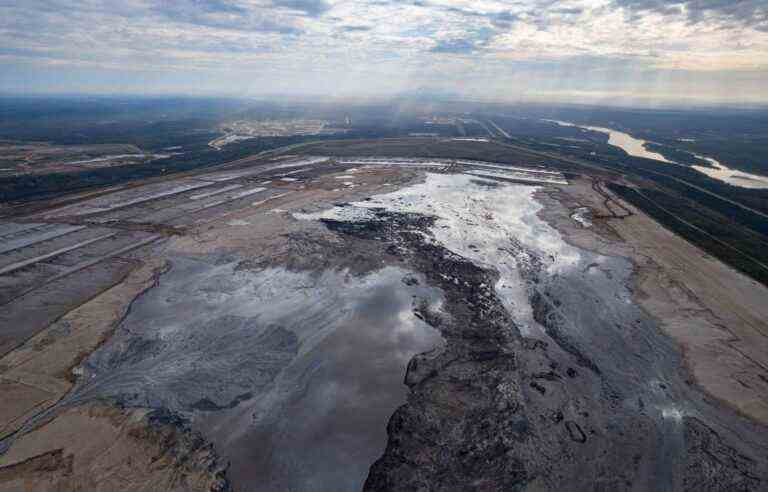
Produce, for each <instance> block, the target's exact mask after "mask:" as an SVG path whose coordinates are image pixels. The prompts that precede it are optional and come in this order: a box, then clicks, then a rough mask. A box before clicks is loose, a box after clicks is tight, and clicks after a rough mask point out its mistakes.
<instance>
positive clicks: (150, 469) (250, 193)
mask: <svg viewBox="0 0 768 492" xmlns="http://www.w3.org/2000/svg"><path fill="white" fill-rule="evenodd" d="M0 236H2V238H3V242H2V246H0V302H2V303H3V308H2V314H0V323H2V326H3V330H2V333H0V356H1V358H0V385H1V386H2V387H3V392H4V394H6V395H10V396H11V398H8V399H6V402H7V403H4V404H3V405H2V406H1V407H0V432H2V434H0V438H2V441H0V451H2V455H0V490H18V489H19V488H20V487H27V488H34V489H40V490H73V489H96V488H100V489H114V488H120V489H123V490H147V489H153V488H158V487H162V488H164V489H169V490H229V489H234V490H313V491H314V490H328V491H331V490H333V491H338V490H359V489H361V488H363V489H365V490H505V491H506V490H691V491H694V490H697V491H698V490H723V491H725V490H728V491H731V490H764V489H765V488H766V487H768V432H766V428H765V425H766V423H768V417H766V415H768V413H766V410H765V409H766V408H768V391H766V387H765V384H766V383H765V382H766V381H768V374H766V372H765V369H764V368H765V367H766V364H768V360H766V359H768V355H766V354H768V350H761V347H764V346H765V343H766V342H765V333H768V326H766V321H765V320H766V319H768V312H766V307H765V306H764V305H763V303H762V302H761V299H765V298H768V289H765V288H764V287H762V286H759V285H757V284H755V283H754V282H752V281H750V280H749V279H747V278H745V277H743V276H742V275H741V274H739V273H737V272H735V271H733V270H731V269H729V268H727V267H725V266H724V265H722V264H721V263H719V262H717V261H716V260H714V259H712V258H708V257H704V255H702V253H701V252H699V251H698V250H696V248H694V247H693V246H691V245H690V244H688V243H686V242H685V241H684V240H682V239H680V238H678V237H676V236H674V235H673V234H671V233H669V232H668V231H665V230H663V229H661V228H660V227H659V226H658V225H657V224H655V223H654V222H653V221H652V220H651V219H649V218H648V217H646V216H644V215H643V214H642V213H640V212H638V211H637V210H634V209H632V208H631V207H629V206H628V205H626V204H624V203H623V202H621V201H620V200H618V199H617V198H616V197H613V196H612V195H610V194H609V193H608V192H606V191H604V190H603V188H602V187H601V185H600V182H599V180H597V179H596V178H590V177H589V176H570V177H568V179H567V178H566V177H565V176H563V175H562V174H561V173H559V172H556V171H551V170H548V169H546V168H542V167H540V168H534V167H530V166H507V165H502V164H495V163H487V162H477V161H467V160H451V159H405V158H386V157H381V158H370V157H367V158H362V157H361V158H354V157H345V158H331V157H320V156H317V157H306V156H305V157H295V156H294V157H292V156H284V157H282V158H277V159H272V160H265V161H262V162H255V163H254V162H247V163H240V164H238V163H235V164H234V165H231V166H229V167H225V168H223V169H219V170H215V171H208V172H206V173H202V174H193V175H189V176H184V177H180V178H169V179H164V180H157V181H155V182H152V183H146V184H142V185H133V186H123V187H118V188H114V189H110V190H105V191H104V192H102V193H91V194H88V195H83V196H73V197H71V198H70V199H68V200H63V201H62V200H59V201H57V202H56V203H50V204H48V205H45V204H38V205H36V206H35V207H34V208H33V209H32V212H31V213H29V214H26V215H24V214H17V215H16V216H14V217H8V218H7V219H3V220H2V223H0ZM708 273H709V274H711V275H708ZM712 276H716V281H715V280H712V278H711V277H712ZM739 383H741V384H743V385H744V386H745V387H744V388H742V389H741V390H739V391H734V390H733V387H734V385H738V384H739Z"/></svg>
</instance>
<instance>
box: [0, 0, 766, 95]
mask: <svg viewBox="0 0 768 492" xmlns="http://www.w3.org/2000/svg"><path fill="white" fill-rule="evenodd" d="M415 91H424V92H435V93H445V94H455V95H458V96H461V97H465V98H471V99H482V100H499V101H518V100H556V101H571V102H609V103H610V102H614V103H615V102H622V101H632V100H643V101H651V102H653V101H655V102H658V101H671V102H685V101H688V102H691V103H703V104H706V103H710V102H732V103H743V104H755V103H766V102H768V0H683V1H680V2H675V1H671V2H670V1H667V0H568V1H563V2H555V1H551V0H518V1H494V0H475V1H464V0H415V1H397V0H355V1H352V0H121V1H119V2H118V1H113V0H79V1H78V0H69V1H67V0H0V92H10V93H99V94H128V93H130V94H191V95H198V94H199V95H202V94H205V95H229V96H246V97H258V96H265V95H287V96H306V97H328V98H343V97H386V96H390V95H394V94H402V93H412V92H415Z"/></svg>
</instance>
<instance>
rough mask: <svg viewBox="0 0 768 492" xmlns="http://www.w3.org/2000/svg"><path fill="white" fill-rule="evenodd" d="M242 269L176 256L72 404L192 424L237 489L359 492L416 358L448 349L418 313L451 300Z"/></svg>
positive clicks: (383, 273) (382, 277)
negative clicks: (165, 413) (115, 405)
mask: <svg viewBox="0 0 768 492" xmlns="http://www.w3.org/2000/svg"><path fill="white" fill-rule="evenodd" d="M236 267H237V262H236V261H228V260H225V261H221V262H216V261H212V260H209V259H201V258H177V259H176V260H175V261H174V264H173V268H172V269H171V271H170V272H169V273H167V274H165V275H164V276H163V277H162V279H161V282H160V285H159V286H157V287H156V288H154V289H153V290H151V291H149V292H148V293H147V294H146V295H145V296H143V297H142V298H140V299H139V300H137V301H136V302H135V303H134V305H133V307H132V310H131V313H130V314H129V316H128V317H127V318H126V320H125V322H124V323H123V325H122V326H121V329H120V330H119V333H118V334H117V335H116V336H115V338H114V339H113V340H112V341H111V342H110V343H109V344H108V345H107V346H105V347H104V348H102V349H101V350H99V351H98V352H96V353H94V354H93V355H92V356H91V357H90V358H89V360H88V361H87V363H86V364H85V372H86V374H85V377H84V378H83V381H85V382H84V383H83V384H81V385H80V386H79V387H78V388H77V389H76V391H75V392H74V393H73V394H72V395H71V396H70V397H69V398H68V403H76V402H83V401H87V400H91V399H94V398H101V397H112V398H115V399H117V400H118V401H120V402H122V403H123V404H126V405H130V406H141V407H154V408H156V407H165V408H169V409H171V410H174V411H177V412H180V413H181V414H183V415H186V416H187V417H188V418H190V419H191V420H192V422H193V426H194V427H195V428H196V429H197V430H200V431H201V432H202V433H203V434H204V435H205V437H207V438H208V439H209V440H211V441H212V442H213V443H214V445H215V446H216V449H217V451H218V452H219V454H221V455H223V457H225V458H226V459H227V460H229V461H230V463H231V468H230V471H229V474H228V475H229V478H230V480H232V482H233V484H234V485H235V486H236V487H237V489H238V490H359V489H360V488H361V486H362V483H363V482H364V480H365V478H366V476H367V473H368V469H369V467H370V465H371V463H372V462H373V461H374V460H376V459H377V458H378V457H379V456H380V455H381V454H382V452H383V451H384V447H385V445H386V424H387V421H388V419H389V416H390V415H391V414H392V413H393V412H394V410H395V409H396V408H397V407H398V406H399V405H401V404H403V403H404V402H405V398H406V389H407V388H406V387H405V385H404V384H403V378H404V375H405V368H406V365H407V363H408V361H409V360H410V359H411V358H412V357H413V356H414V355H415V354H417V353H420V352H424V351H428V350H430V349H432V348H434V347H436V346H438V345H439V344H440V343H441V338H440V336H439V334H438V333H437V332H436V331H435V330H433V329H432V328H430V327H429V326H428V325H426V324H425V323H423V322H422V321H421V320H419V319H418V318H416V317H415V316H414V315H413V312H412V311H413V305H414V303H415V302H428V303H439V302H440V301H439V300H440V296H439V291H437V290H435V289H432V288H429V287H426V286H424V282H423V280H419V279H418V278H417V277H414V276H412V275H410V274H409V273H408V272H407V271H405V270H402V269H398V268H385V269H383V270H380V271H378V272H374V273H371V274H369V275H367V276H364V277H352V276H348V275H346V274H345V273H344V272H333V271H329V272H322V273H316V274H313V275H310V274H305V273H294V272H288V271H285V270H282V269H269V270H264V271H247V270H238V269H237V268H236Z"/></svg>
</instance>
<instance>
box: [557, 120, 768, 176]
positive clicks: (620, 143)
mask: <svg viewBox="0 0 768 492" xmlns="http://www.w3.org/2000/svg"><path fill="white" fill-rule="evenodd" d="M544 121H548V122H550V123H556V124H558V125H560V126H572V127H576V128H582V129H584V130H590V131H593V132H600V133H605V134H607V135H608V144H609V145H613V146H614V147H618V148H620V149H622V150H624V152H626V153H627V154H629V155H631V156H633V157H643V158H646V159H654V160H657V161H661V162H667V163H669V164H677V163H676V162H674V161H670V160H669V159H667V158H665V157H664V156H663V155H661V154H659V153H657V152H651V151H649V150H648V149H646V147H645V145H646V143H647V141H645V140H641V139H639V138H635V137H633V136H632V135H630V134H628V133H624V132H620V131H618V130H614V129H612V128H604V127H599V126H583V125H576V124H574V123H569V122H567V121H559V120H544ZM694 156H695V157H696V158H698V159H701V160H704V161H707V162H708V163H710V164H711V165H712V167H708V166H691V167H692V168H693V169H695V170H697V171H699V172H701V173H704V174H706V175H707V176H709V177H710V178H713V179H717V180H719V181H723V182H725V183H728V184H730V185H733V186H738V187H741V188H751V189H765V188H768V177H766V176H761V175H759V174H751V173H746V172H743V171H738V170H736V169H731V168H729V167H727V166H725V165H723V164H722V163H720V162H719V161H717V160H715V159H713V158H711V157H704V156H701V155H697V154H694Z"/></svg>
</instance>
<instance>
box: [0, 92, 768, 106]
mask: <svg viewBox="0 0 768 492" xmlns="http://www.w3.org/2000/svg"><path fill="white" fill-rule="evenodd" d="M616 97H617V96H605V97H600V98H597V97H595V98H594V99H593V100H581V101H577V100H576V99H579V98H575V97H567V96H563V97H561V98H551V99H547V98H544V97H528V98H517V99H499V98H479V97H474V96H468V95H467V96H462V95H460V94H450V93H446V92H445V91H439V90H435V91H434V92H429V91H424V92H419V91H418V90H412V91H404V92H400V93H392V94H375V95H374V94H371V95H345V96H341V95H334V94H292V93H274V94H249V95H234V94H230V93H224V92H220V93H216V92H200V93H192V92H177V91H168V92H106V91H105V92H96V91H94V92H65V91H61V92H43V91H8V90H0V98H4V99H9V98H17V99H46V98H50V99H56V98H73V99H74V98H103V99H109V98H114V99H117V98H133V99H142V98H143V99H162V98H185V99H214V100H215V99H219V100H227V99H229V100H251V101H264V102H268V101H273V102H290V101H288V100H294V101H295V102H303V103H318V104H322V103H324V102H325V103H328V104H330V101H333V102H334V103H337V102H339V101H348V102H350V103H355V102H356V103H363V102H376V101H380V102H385V101H392V100H413V101H417V100H419V99H424V100H425V102H441V103H475V104H489V105H535V106H579V107H605V108H626V109H707V108H732V109H742V110H746V109H750V110H762V109H768V100H765V101H750V102H743V101H730V100H704V99H696V98H689V99H672V98H659V97H652V96H645V97H642V96H633V97H626V96H622V97H623V98H624V99H625V100H616V99H615V98H616ZM609 98H612V99H614V100H613V101H612V102H609V101H606V100H605V99H609ZM642 101H648V102H652V103H650V104H648V103H643V102H642Z"/></svg>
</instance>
